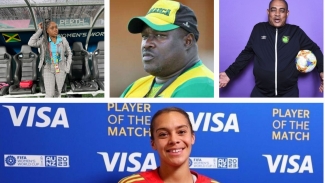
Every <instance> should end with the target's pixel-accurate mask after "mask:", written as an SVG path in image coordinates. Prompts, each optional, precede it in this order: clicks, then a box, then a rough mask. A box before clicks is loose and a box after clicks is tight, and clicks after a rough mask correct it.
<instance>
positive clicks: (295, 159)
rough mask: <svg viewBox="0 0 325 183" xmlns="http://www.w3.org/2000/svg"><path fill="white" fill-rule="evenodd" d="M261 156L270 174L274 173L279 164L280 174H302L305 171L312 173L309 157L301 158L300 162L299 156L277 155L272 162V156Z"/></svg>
mask: <svg viewBox="0 0 325 183" xmlns="http://www.w3.org/2000/svg"><path fill="white" fill-rule="evenodd" d="M262 156H264V157H265V158H266V159H267V163H268V165H269V170H270V172H271V173H276V171H277V170H278V167H279V165H280V164H281V167H280V173H297V172H298V173H304V172H305V171H307V172H309V173H313V172H314V170H313V163H312V160H311V156H310V155H307V156H305V157H301V158H303V159H302V161H301V159H300V155H292V156H289V155H277V156H276V158H275V159H274V160H273V159H272V155H268V154H263V155H262Z"/></svg>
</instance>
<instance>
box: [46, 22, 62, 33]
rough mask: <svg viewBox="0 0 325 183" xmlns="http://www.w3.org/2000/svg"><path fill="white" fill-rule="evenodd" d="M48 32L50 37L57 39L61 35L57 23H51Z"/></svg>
mask: <svg viewBox="0 0 325 183" xmlns="http://www.w3.org/2000/svg"><path fill="white" fill-rule="evenodd" d="M46 32H47V34H48V35H49V36H50V37H56V36H57V35H58V33H59V29H58V26H57V25H56V23H55V22H50V24H49V26H48V27H47V30H46Z"/></svg>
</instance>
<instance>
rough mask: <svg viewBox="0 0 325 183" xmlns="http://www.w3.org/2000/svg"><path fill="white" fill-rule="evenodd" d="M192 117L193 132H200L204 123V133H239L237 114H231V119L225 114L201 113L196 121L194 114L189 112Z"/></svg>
mask: <svg viewBox="0 0 325 183" xmlns="http://www.w3.org/2000/svg"><path fill="white" fill-rule="evenodd" d="M187 114H188V115H189V117H190V120H191V123H192V126H193V130H194V131H198V130H199V128H200V126H202V125H201V124H202V123H203V131H211V132H221V131H222V132H229V131H230V130H233V131H234V132H239V126H238V119H237V115H236V114H233V113H232V114H230V115H229V117H225V114H224V113H215V114H212V113H209V112H207V113H205V112H200V113H199V115H198V116H197V118H196V119H195V117H194V114H193V112H187Z"/></svg>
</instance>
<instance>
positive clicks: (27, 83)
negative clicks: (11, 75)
mask: <svg viewBox="0 0 325 183" xmlns="http://www.w3.org/2000/svg"><path fill="white" fill-rule="evenodd" d="M32 86H33V80H23V81H20V83H19V87H20V88H31V87H32Z"/></svg>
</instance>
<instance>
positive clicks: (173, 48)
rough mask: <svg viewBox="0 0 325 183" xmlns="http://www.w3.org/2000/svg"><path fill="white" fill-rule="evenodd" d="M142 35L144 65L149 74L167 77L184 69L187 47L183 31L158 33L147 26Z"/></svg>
mask: <svg viewBox="0 0 325 183" xmlns="http://www.w3.org/2000/svg"><path fill="white" fill-rule="evenodd" d="M141 35H142V42H141V52H142V63H143V67H144V70H145V71H146V72H147V73H149V74H151V75H153V76H158V77H159V76H160V77H166V76H169V75H171V74H173V73H175V72H177V71H178V70H180V69H182V68H183V67H184V65H185V64H186V60H185V59H184V57H185V47H184V40H183V36H182V35H181V30H178V29H175V30H171V31H167V32H158V31H155V30H153V29H152V28H150V27H148V26H145V27H144V29H143V31H142V32H141Z"/></svg>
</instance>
